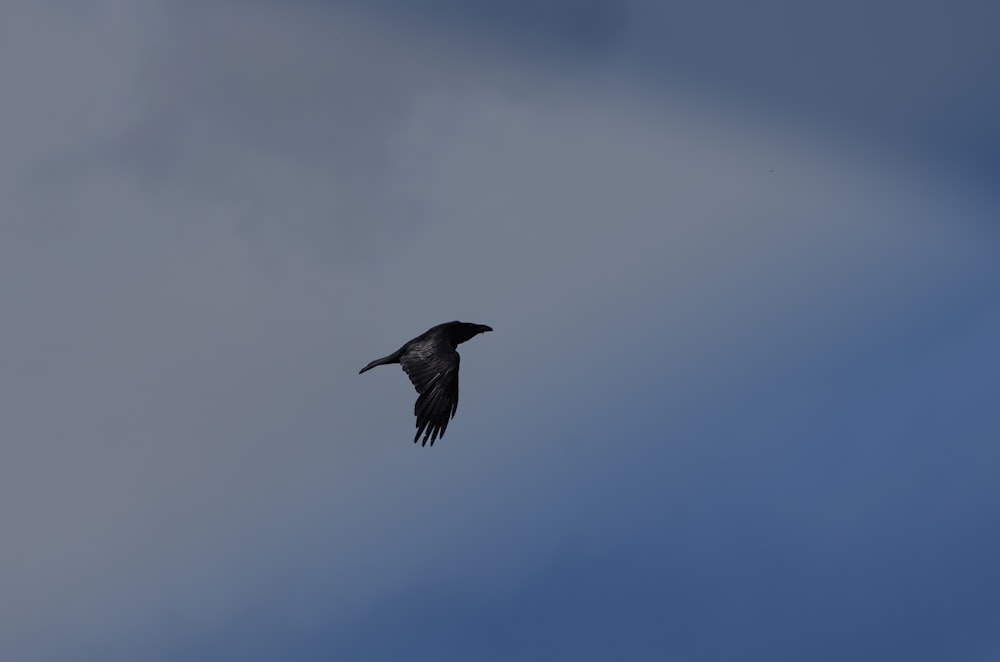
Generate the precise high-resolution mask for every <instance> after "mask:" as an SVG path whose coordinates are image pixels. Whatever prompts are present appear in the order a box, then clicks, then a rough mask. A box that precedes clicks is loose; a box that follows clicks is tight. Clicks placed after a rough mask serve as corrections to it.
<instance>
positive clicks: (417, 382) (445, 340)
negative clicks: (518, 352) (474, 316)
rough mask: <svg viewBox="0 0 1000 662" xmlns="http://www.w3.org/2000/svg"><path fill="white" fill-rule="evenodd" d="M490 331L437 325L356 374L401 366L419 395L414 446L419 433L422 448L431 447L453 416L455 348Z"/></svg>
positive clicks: (464, 325)
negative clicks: (429, 444)
mask: <svg viewBox="0 0 1000 662" xmlns="http://www.w3.org/2000/svg"><path fill="white" fill-rule="evenodd" d="M492 330H493V329H491V328H490V327H488V326H486V325H485V324H469V323H468V322H447V323H445V324H438V325H437V326H435V327H433V328H430V329H428V330H427V331H425V332H424V333H422V334H420V335H419V336H417V337H416V338H414V339H413V340H411V341H410V342H408V343H406V344H405V345H403V346H402V347H400V348H399V349H397V350H396V351H395V352H393V353H392V354H390V355H389V356H386V357H384V358H381V359H377V360H375V361H372V362H371V363H369V364H368V365H366V366H365V367H364V368H362V369H361V371H360V372H358V374H359V375H360V374H361V373H362V372H365V371H366V370H371V369H372V368H374V367H375V366H377V365H388V364H390V363H398V364H400V365H401V366H403V371H404V372H406V374H407V376H409V378H410V381H411V382H412V383H413V387H414V388H415V389H417V393H419V394H420V397H418V398H417V404H415V405H414V406H413V414H414V415H415V416H416V417H417V434H416V436H415V437H413V443H417V439H420V435H421V434H422V435H424V440H423V443H421V444H420V445H421V446H426V445H427V442H428V441H430V442H431V446H433V445H434V440H435V439H438V438H440V437H443V436H444V431H445V429H446V428H447V427H448V421H449V420H451V419H452V418H454V417H455V412H456V411H457V410H458V362H459V358H460V357H459V356H458V352H456V351H455V348H456V347H458V346H459V345H460V344H461V343H464V342H465V341H466V340H470V339H471V338H473V337H475V336H477V335H479V334H480V333H485V332H486V331H492Z"/></svg>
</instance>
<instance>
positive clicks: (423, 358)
mask: <svg viewBox="0 0 1000 662" xmlns="http://www.w3.org/2000/svg"><path fill="white" fill-rule="evenodd" d="M399 362H400V364H401V365H402V366H403V370H405V371H406V374H407V376H408V377H409V378H410V381H411V382H412V383H413V387H414V388H415V389H417V393H419V394H420V396H419V397H418V398H417V403H416V404H415V405H414V406H413V413H414V414H415V415H416V417H417V435H416V436H415V437H414V438H413V442H414V443H416V442H417V440H418V439H420V435H421V434H422V435H423V436H424V440H423V443H421V444H420V445H421V446H424V445H426V444H427V442H428V441H430V444H431V446H433V445H434V441H435V440H436V439H438V438H439V437H441V436H443V435H444V431H445V429H447V427H448V421H449V420H451V418H452V417H454V416H455V412H456V411H457V410H458V363H459V356H458V352H456V351H455V349H454V348H453V347H452V346H451V345H450V344H449V343H448V342H447V341H441V340H438V339H429V340H428V341H425V342H417V343H414V344H413V345H411V346H410V347H408V348H407V350H406V351H405V352H403V355H402V356H401V357H399Z"/></svg>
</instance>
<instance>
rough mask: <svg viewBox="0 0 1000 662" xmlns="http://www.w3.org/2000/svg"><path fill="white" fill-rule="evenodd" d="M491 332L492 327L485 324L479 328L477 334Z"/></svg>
mask: <svg viewBox="0 0 1000 662" xmlns="http://www.w3.org/2000/svg"><path fill="white" fill-rule="evenodd" d="M492 330H493V327H492V326H486V325H485V324H482V325H480V327H479V332H480V333H486V332H487V331H492Z"/></svg>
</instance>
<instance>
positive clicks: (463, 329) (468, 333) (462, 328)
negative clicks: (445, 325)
mask: <svg viewBox="0 0 1000 662" xmlns="http://www.w3.org/2000/svg"><path fill="white" fill-rule="evenodd" d="M451 325H452V328H453V332H452V333H453V334H454V335H453V336H452V337H453V338H454V342H455V344H456V345H458V344H460V343H463V342H465V341H466V340H470V339H471V338H474V337H475V336H478V335H479V334H480V333H486V332H487V331H492V330H493V327H490V326H486V325H485V324H470V323H469V322H452V323H451Z"/></svg>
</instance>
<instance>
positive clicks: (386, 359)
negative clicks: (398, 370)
mask: <svg viewBox="0 0 1000 662" xmlns="http://www.w3.org/2000/svg"><path fill="white" fill-rule="evenodd" d="M390 363H399V352H393V353H392V354H390V355H389V356H383V357H382V358H380V359H375V360H374V361H372V362H371V363H369V364H368V365H366V366H365V367H364V368H362V369H361V370H360V371H358V374H359V375H360V374H361V373H363V372H366V371H368V370H371V369H372V368H374V367H375V366H379V365H388V364H390Z"/></svg>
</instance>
